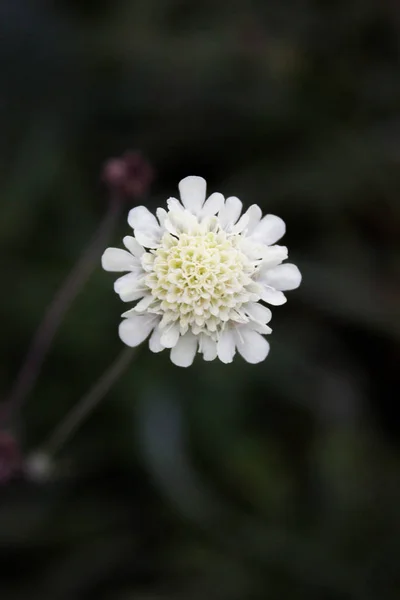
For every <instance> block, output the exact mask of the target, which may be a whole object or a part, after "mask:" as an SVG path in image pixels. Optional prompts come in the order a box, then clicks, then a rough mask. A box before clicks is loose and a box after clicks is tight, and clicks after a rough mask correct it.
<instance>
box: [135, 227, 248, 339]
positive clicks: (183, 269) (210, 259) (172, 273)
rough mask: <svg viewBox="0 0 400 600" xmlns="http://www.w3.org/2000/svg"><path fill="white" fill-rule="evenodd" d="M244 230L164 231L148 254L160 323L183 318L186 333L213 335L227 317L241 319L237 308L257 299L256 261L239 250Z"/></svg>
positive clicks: (150, 283) (146, 259)
mask: <svg viewBox="0 0 400 600" xmlns="http://www.w3.org/2000/svg"><path fill="white" fill-rule="evenodd" d="M239 246H240V235H234V234H227V233H226V232H225V231H223V230H218V231H216V232H208V233H205V234H197V235H190V234H188V233H181V234H180V235H179V236H178V237H175V236H173V235H170V234H169V233H165V234H164V235H163V237H162V239H161V243H160V245H159V247H158V248H157V249H156V250H152V251H150V252H149V253H146V255H145V256H144V257H143V263H144V267H145V269H146V271H147V275H146V278H145V283H146V285H147V286H148V287H149V288H150V290H151V294H152V296H153V299H154V302H153V305H152V307H151V308H150V309H149V310H150V311H151V312H155V313H158V314H162V315H163V318H162V321H161V327H163V326H166V325H167V324H168V323H172V322H178V323H179V325H180V330H181V333H182V334H184V333H185V332H186V331H187V330H188V329H189V328H190V329H191V330H192V332H193V333H194V334H198V333H201V332H204V333H207V334H209V335H212V336H213V337H214V335H215V334H216V332H218V331H220V330H222V329H223V328H224V326H225V323H226V322H227V321H230V320H232V321H236V322H242V320H243V316H242V315H241V314H240V313H239V312H238V310H239V309H240V307H241V306H242V304H243V303H245V302H249V300H253V299H255V298H253V297H254V293H252V292H251V290H249V289H247V286H251V284H252V279H251V275H252V274H253V273H254V270H255V266H254V264H253V263H252V262H251V261H249V259H248V258H247V257H246V255H245V254H244V253H243V252H241V250H240V247H239Z"/></svg>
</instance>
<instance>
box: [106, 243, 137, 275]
mask: <svg viewBox="0 0 400 600" xmlns="http://www.w3.org/2000/svg"><path fill="white" fill-rule="evenodd" d="M101 266H102V267H103V269H104V270H105V271H121V272H122V271H130V270H131V268H132V267H135V266H136V261H135V259H134V258H133V256H132V254H130V253H129V252H127V251H126V250H121V249H120V248H107V250H105V252H104V253H103V256H102V257H101Z"/></svg>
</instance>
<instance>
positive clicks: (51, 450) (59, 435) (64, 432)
mask: <svg viewBox="0 0 400 600" xmlns="http://www.w3.org/2000/svg"><path fill="white" fill-rule="evenodd" d="M133 353H134V350H133V348H124V350H123V351H122V352H121V353H120V354H119V355H118V356H117V358H116V359H115V361H114V362H113V363H112V364H111V365H110V367H109V368H108V369H107V370H106V371H105V372H104V373H103V375H102V376H101V377H100V379H99V380H98V381H97V382H96V383H95V384H94V386H93V387H92V388H91V389H90V390H89V391H88V392H87V394H85V395H84V396H83V397H82V399H81V400H80V401H79V402H78V404H76V406H74V408H72V410H71V411H70V412H69V413H68V414H67V416H66V417H65V419H64V420H63V421H62V422H61V423H60V425H59V426H58V427H56V429H55V430H54V432H53V433H52V434H51V436H50V437H49V439H48V440H47V442H46V443H45V444H44V445H43V447H42V448H41V452H43V453H45V454H46V455H50V456H53V455H54V454H55V453H56V452H58V451H59V450H60V448H61V447H62V446H63V445H64V444H65V442H66V441H67V440H69V439H70V438H71V437H72V436H73V434H74V433H75V431H76V430H77V429H78V427H79V426H80V425H81V423H82V422H83V421H84V420H85V418H86V417H87V416H88V415H89V414H90V413H91V412H92V411H93V410H94V409H95V408H96V406H97V405H98V404H99V403H100V401H101V400H102V399H103V398H104V396H105V395H106V394H107V393H108V392H109V391H110V389H111V388H112V386H113V385H114V383H115V382H116V381H117V380H118V379H119V377H120V376H121V375H122V373H123V372H124V371H125V369H126V368H127V367H128V365H129V363H130V361H131V359H132V356H133Z"/></svg>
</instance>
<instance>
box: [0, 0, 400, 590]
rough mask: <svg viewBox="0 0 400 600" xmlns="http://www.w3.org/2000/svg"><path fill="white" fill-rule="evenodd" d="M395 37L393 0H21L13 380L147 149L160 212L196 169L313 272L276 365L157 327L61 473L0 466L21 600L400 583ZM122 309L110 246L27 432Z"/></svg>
mask: <svg viewBox="0 0 400 600" xmlns="http://www.w3.org/2000/svg"><path fill="white" fill-rule="evenodd" d="M399 46H400V9H399V5H398V2H397V1H396V0H375V1H372V0H362V1H361V0H347V1H333V0H330V1H325V2H323V1H322V0H321V1H319V2H317V1H316V0H314V1H312V0H303V1H295V0H287V1H283V0H282V1H280V0H259V1H256V0H254V1H253V2H251V1H250V0H247V1H246V0H231V1H222V0H221V1H219V0H215V1H213V2H211V1H209V0H207V1H205V0H204V1H199V2H182V1H177V0H141V1H131V2H129V1H128V0H119V1H112V0H102V1H101V2H81V1H80V0H75V1H72V0H70V1H67V0H64V1H63V2H61V1H60V2H54V3H52V2H50V0H49V1H45V0H36V2H34V1H29V0H2V2H1V4H0V72H1V90H0V125H1V128H0V161H1V167H0V191H1V207H0V241H1V247H2V251H1V268H2V270H1V272H2V278H1V279H2V292H1V336H0V343H1V353H2V361H1V370H0V389H1V391H2V394H3V395H4V396H5V394H6V392H7V390H8V389H9V388H10V386H11V384H12V382H13V379H14V378H15V376H16V374H17V371H18V368H19V366H20V364H21V362H22V360H23V357H24V353H25V351H26V348H27V346H28V343H29V340H30V339H31V336H32V334H33V333H34V331H35V328H36V326H37V324H38V323H39V321H40V318H41V316H42V314H43V312H44V310H45V308H46V306H47V305H48V303H49V301H50V299H51V298H52V295H53V294H54V292H55V291H56V289H57V287H58V286H59V284H60V283H61V282H62V280H63V278H64V277H65V275H66V274H67V273H68V271H69V270H70V268H71V267H72V266H73V264H74V262H75V261H76V260H77V259H78V257H79V255H80V253H81V252H82V251H83V249H84V247H85V246H86V244H87V243H88V241H89V239H90V238H91V236H92V235H93V233H94V231H95V230H96V227H97V226H98V224H99V223H100V221H101V219H102V216H103V215H104V213H105V212H106V210H107V202H108V200H107V194H106V191H105V189H104V188H103V187H102V186H101V184H100V182H99V174H100V171H101V167H102V165H103V163H104V161H105V160H106V159H107V157H109V156H115V155H119V154H121V153H123V152H124V151H125V150H126V149H128V148H133V149H139V150H141V151H142V152H143V153H144V154H145V155H146V156H147V157H148V158H149V160H150V161H151V163H152V164H153V166H154V169H155V172H156V179H155V182H154V185H153V187H152V190H151V196H150V199H149V202H148V205H149V207H150V208H155V207H156V206H158V205H159V204H161V203H163V202H164V201H165V200H166V198H167V197H169V196H171V195H174V194H176V189H177V183H178V181H179V179H181V178H182V177H184V176H186V175H189V174H196V175H202V176H204V177H205V178H206V179H207V180H208V182H209V189H210V190H211V191H221V192H223V193H225V194H226V195H237V196H239V197H240V198H241V199H242V200H243V202H244V204H245V206H249V205H250V204H252V203H258V204H260V206H261V207H262V209H263V211H268V212H272V213H276V214H278V215H280V216H281V217H282V218H284V220H285V221H286V222H287V231H288V233H287V235H286V237H285V238H284V241H283V243H285V244H286V245H288V246H289V251H290V260H291V261H293V262H295V263H296V264H298V265H299V267H300V269H301V271H302V273H303V284H302V286H301V287H300V289H299V290H297V291H295V292H292V293H289V294H288V297H289V299H288V303H287V304H286V305H284V306H282V307H277V308H276V309H274V311H273V321H272V327H273V329H274V332H273V334H272V335H271V337H270V342H271V353H270V356H269V357H268V359H267V360H266V361H265V362H264V363H263V364H260V365H257V366H252V365H248V364H246V363H244V361H242V360H241V359H240V358H237V359H236V360H235V362H234V363H233V364H232V365H230V366H225V365H223V364H221V363H219V362H217V361H215V362H214V363H211V364H209V363H204V362H202V361H201V360H200V359H197V360H196V361H195V364H194V366H193V367H192V368H190V369H188V370H183V369H178V368H176V367H174V366H173V365H172V364H171V363H170V361H169V358H168V354H167V353H166V352H164V353H162V354H160V355H154V354H152V353H150V351H149V350H148V348H147V347H146V345H145V344H144V345H143V346H142V347H141V348H140V349H139V350H138V353H137V356H136V358H135V360H134V361H133V363H132V366H131V367H130V369H129V370H128V371H127V373H126V374H125V375H124V376H123V378H122V379H121V380H120V381H119V382H118V384H117V385H116V386H115V388H114V389H113V390H112V392H111V393H110V394H109V395H108V396H107V398H106V399H105V400H104V401H103V403H102V405H101V406H100V407H99V409H98V410H97V411H96V412H95V413H94V414H93V415H92V416H91V417H90V419H89V420H88V421H87V422H86V423H85V424H84V426H82V428H81V429H80V431H79V433H78V434H77V436H76V437H75V438H74V439H73V440H72V441H71V442H70V443H69V444H68V445H67V446H66V447H65V448H64V449H63V451H62V453H61V454H60V457H59V459H60V460H59V463H58V465H57V468H56V473H55V475H54V478H53V479H52V480H51V481H50V482H48V483H45V484H43V485H40V484H34V483H30V482H28V481H24V479H23V478H22V479H21V478H20V479H17V480H15V481H13V482H11V483H10V484H8V485H7V486H3V487H1V488H0V597H1V599H2V600H20V599H23V600H25V599H27V598H29V599H30V600H36V598H37V599H38V600H39V599H40V600H47V599H48V600H69V599H71V600H79V599H81V598H82V599H86V598H88V599H91V598H93V599H96V600H103V599H104V600H106V599H107V600H108V599H110V600H204V599H205V598H207V599H209V600H225V599H226V600H264V599H265V600H267V599H268V600H275V599H276V600H281V599H285V600H286V599H288V600H292V599H293V600H303V599H304V600H314V599H315V600H319V599H322V600H325V599H326V600H342V599H343V600H347V599H349V600H350V599H354V600H374V599H383V600H386V599H388V600H389V599H396V598H399V597H400V576H399V556H400V509H399V506H400V472H399V467H400V460H399V444H398V436H399V407H398V401H399V396H400V394H399V393H398V392H399V384H398V374H399V362H400V347H399V337H400V319H399V304H400V283H399V271H400V269H399V267H400V252H399V250H400V247H399V234H400V227H399V224H400V200H399V196H400V171H399V163H400V61H399ZM130 207H131V206H130V205H129V204H128V205H127V206H126V211H124V212H125V214H127V212H128V210H129V208H130ZM117 229H118V230H116V231H115V233H114V235H113V239H110V243H111V244H112V245H119V244H120V240H121V238H122V236H123V235H126V234H127V233H128V231H129V230H128V226H127V224H126V222H125V215H124V218H122V219H121V221H120V224H119V226H118V228H117ZM124 308H125V307H124V306H121V303H120V301H119V299H118V297H117V296H116V295H115V294H114V292H113V290H112V277H111V276H110V275H109V274H106V273H104V272H103V271H102V270H101V269H100V266H98V267H97V268H96V270H95V271H94V273H93V276H92V277H91V279H90V280H89V282H88V284H87V286H86V287H85V289H84V291H83V293H82V294H81V295H80V296H79V298H78V300H77V301H76V303H75V304H74V306H73V308H72V310H71V311H70V312H69V313H68V316H67V318H66V320H65V321H64V323H63V325H62V327H61V328H60V330H59V333H58V335H57V338H56V340H55V343H54V346H53V348H52V352H51V355H50V356H49V359H48V360H47V361H46V364H45V368H44V369H43V373H42V376H41V378H40V381H39V382H38V385H37V386H36V388H35V389H34V391H33V393H32V395H31V396H30V398H29V402H28V403H27V404H26V405H25V407H24V410H23V414H22V420H21V422H20V423H19V430H20V432H21V444H22V445H23V449H24V452H26V453H29V452H30V451H32V450H34V449H35V448H36V447H37V446H38V445H39V444H40V443H41V442H42V441H43V440H44V439H45V438H46V437H47V436H48V435H49V433H50V432H51V431H52V430H53V428H54V427H55V425H56V424H57V423H58V422H59V421H60V420H61V418H62V416H63V415H64V414H65V413H66V411H67V410H68V409H69V408H70V407H71V406H73V405H74V404H75V403H76V402H77V401H78V400H79V398H80V397H81V395H82V394H83V393H84V392H85V391H86V390H87V389H88V388H89V386H90V385H91V383H92V382H93V381H94V380H95V379H97V378H98V377H99V376H100V375H101V373H102V372H103V371H104V369H105V368H106V367H107V366H108V365H109V364H110V363H111V361H112V360H113V359H114V357H115V356H116V355H117V354H118V352H119V351H120V349H121V346H122V344H121V342H120V341H119V339H118V336H117V325H118V322H119V318H120V314H121V312H122V311H123V309H124Z"/></svg>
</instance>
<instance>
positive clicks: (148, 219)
mask: <svg viewBox="0 0 400 600" xmlns="http://www.w3.org/2000/svg"><path fill="white" fill-rule="evenodd" d="M128 223H129V225H130V226H131V227H132V229H140V230H141V231H146V230H149V229H150V230H153V229H154V230H156V231H158V230H159V229H160V226H159V224H158V222H157V219H156V218H155V216H154V215H153V214H152V213H151V212H150V211H149V209H148V208H146V207H145V206H135V208H132V210H130V211H129V214H128Z"/></svg>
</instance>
